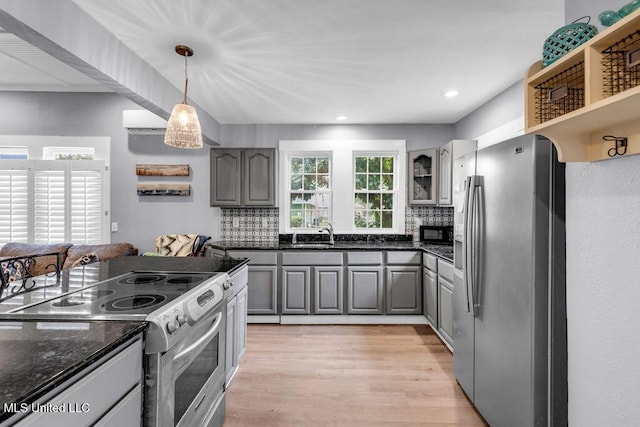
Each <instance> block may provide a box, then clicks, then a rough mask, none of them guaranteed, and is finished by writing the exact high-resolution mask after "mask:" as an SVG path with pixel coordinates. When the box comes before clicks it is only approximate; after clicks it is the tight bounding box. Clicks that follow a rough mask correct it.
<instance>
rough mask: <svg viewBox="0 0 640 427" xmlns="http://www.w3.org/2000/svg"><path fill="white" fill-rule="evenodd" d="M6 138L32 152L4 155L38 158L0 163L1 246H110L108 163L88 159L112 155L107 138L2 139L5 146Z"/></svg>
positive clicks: (11, 150)
mask: <svg viewBox="0 0 640 427" xmlns="http://www.w3.org/2000/svg"><path fill="white" fill-rule="evenodd" d="M3 139H7V140H10V141H11V142H15V141H24V142H25V145H27V144H28V148H27V147H15V146H11V147H10V146H9V145H6V146H2V145H0V153H8V154H21V155H22V156H23V158H24V157H26V156H24V154H27V155H29V154H32V155H33V157H31V156H29V158H30V159H29V160H22V159H21V160H15V157H13V159H11V160H6V159H0V245H1V244H4V243H8V242H24V243H60V242H70V243H75V244H99V243H108V242H109V240H110V233H109V214H108V213H109V207H108V205H109V187H108V184H109V177H108V167H107V160H105V159H100V160H88V159H94V158H96V157H98V155H99V156H103V155H104V153H108V149H109V147H108V146H109V139H108V138H95V137H24V136H14V137H6V136H0V144H1V143H2V140H3ZM74 142H76V143H79V145H78V146H77V147H73V146H72V144H73V143H74ZM83 142H85V143H88V144H87V145H89V146H86V147H85V146H81V145H80V144H82V143H83ZM70 143H71V144H70ZM43 158H48V159H52V160H42V159H43ZM53 159H57V160H53ZM69 159H76V160H69ZM79 159H85V160H79Z"/></svg>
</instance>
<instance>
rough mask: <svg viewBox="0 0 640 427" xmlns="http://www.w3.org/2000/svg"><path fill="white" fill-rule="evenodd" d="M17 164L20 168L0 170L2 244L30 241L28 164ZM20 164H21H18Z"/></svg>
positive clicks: (0, 236) (0, 229)
mask: <svg viewBox="0 0 640 427" xmlns="http://www.w3.org/2000/svg"><path fill="white" fill-rule="evenodd" d="M7 163H16V165H17V166H18V168H16V169H5V168H3V169H2V170H0V244H1V243H8V242H21V243H26V242H28V240H29V177H28V171H27V168H26V162H25V161H22V160H17V161H11V160H9V161H5V162H3V165H7ZM18 163H19V164H18Z"/></svg>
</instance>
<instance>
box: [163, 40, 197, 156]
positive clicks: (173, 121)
mask: <svg viewBox="0 0 640 427" xmlns="http://www.w3.org/2000/svg"><path fill="white" fill-rule="evenodd" d="M176 52H177V53H178V55H181V56H184V100H183V101H182V103H180V104H176V105H175V107H173V110H172V111H171V117H169V121H168V123H167V130H166V132H165V134H164V143H165V144H167V145H170V146H172V147H176V148H202V146H203V144H202V130H201V129H200V121H199V120H198V113H196V109H195V108H193V107H192V106H191V105H188V104H187V86H188V83H189V79H188V78H187V57H189V56H193V50H192V49H191V48H189V47H187V46H182V45H178V46H176Z"/></svg>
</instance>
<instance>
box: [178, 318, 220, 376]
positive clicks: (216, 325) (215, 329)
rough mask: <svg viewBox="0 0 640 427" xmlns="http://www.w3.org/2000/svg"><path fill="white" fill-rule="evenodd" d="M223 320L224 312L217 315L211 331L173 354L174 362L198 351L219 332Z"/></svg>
mask: <svg viewBox="0 0 640 427" xmlns="http://www.w3.org/2000/svg"><path fill="white" fill-rule="evenodd" d="M221 322H222V313H218V314H217V315H216V319H215V320H214V322H213V326H212V327H211V329H209V331H208V332H207V333H206V334H204V335H203V336H201V337H200V338H198V340H197V341H195V342H194V343H193V344H191V345H189V347H187V348H185V349H183V350H182V351H181V352H180V353H178V354H176V355H175V356H173V363H175V364H179V363H180V360H181V359H182V358H184V357H186V356H188V355H189V353H191V352H194V351H196V350H197V349H198V348H199V347H200V346H202V345H203V344H206V343H207V342H208V341H209V340H210V339H211V338H212V337H213V336H214V335H215V334H216V333H217V332H218V329H219V328H220V323H221Z"/></svg>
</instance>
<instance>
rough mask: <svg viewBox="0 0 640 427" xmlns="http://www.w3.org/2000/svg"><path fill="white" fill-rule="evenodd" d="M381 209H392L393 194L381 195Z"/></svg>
mask: <svg viewBox="0 0 640 427" xmlns="http://www.w3.org/2000/svg"><path fill="white" fill-rule="evenodd" d="M382 209H393V194H383V195H382Z"/></svg>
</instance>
